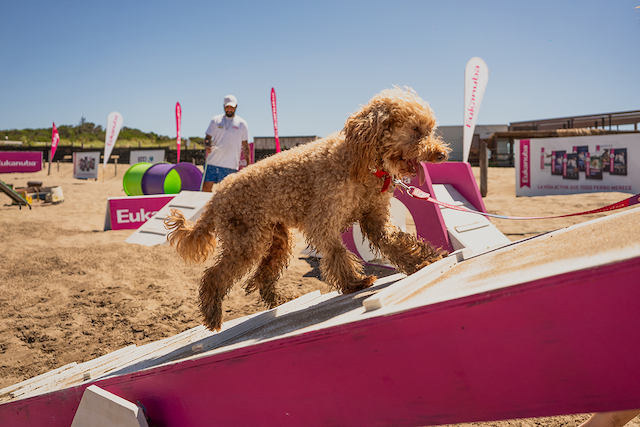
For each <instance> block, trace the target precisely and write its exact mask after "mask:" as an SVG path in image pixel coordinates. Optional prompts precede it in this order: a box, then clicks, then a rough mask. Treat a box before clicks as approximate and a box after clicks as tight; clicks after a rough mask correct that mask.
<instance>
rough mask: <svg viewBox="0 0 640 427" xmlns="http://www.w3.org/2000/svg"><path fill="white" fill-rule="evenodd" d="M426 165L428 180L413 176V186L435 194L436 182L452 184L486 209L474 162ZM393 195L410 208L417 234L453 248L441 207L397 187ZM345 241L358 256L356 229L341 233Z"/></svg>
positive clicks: (478, 205)
mask: <svg viewBox="0 0 640 427" xmlns="http://www.w3.org/2000/svg"><path fill="white" fill-rule="evenodd" d="M422 165H423V167H424V168H425V183H424V185H420V182H419V180H418V178H417V177H416V178H414V179H413V180H412V181H411V183H410V185H412V186H414V187H418V188H420V189H421V190H423V191H425V192H427V193H429V194H431V195H433V194H434V192H433V185H434V184H451V185H453V186H454V187H455V189H456V190H458V192H459V193H460V194H461V195H462V196H463V197H464V198H465V199H467V200H468V201H469V203H471V204H472V205H473V206H474V207H475V208H476V209H477V210H479V211H482V212H487V210H486V209H485V207H484V202H483V201H482V196H481V195H480V191H479V190H478V185H477V184H476V180H475V177H474V176H473V171H472V170H471V165H470V164H469V163H465V162H445V163H422ZM393 197H395V198H396V199H398V200H399V201H400V202H402V204H403V205H405V207H406V208H407V210H409V213H410V214H411V216H412V217H413V220H414V222H415V225H416V233H417V235H418V236H420V237H422V238H423V239H425V240H427V241H428V242H430V243H431V244H433V245H434V246H437V247H441V248H444V249H446V250H448V251H452V250H453V246H451V242H450V240H449V233H448V232H447V226H446V224H445V223H444V219H443V218H442V214H441V213H440V207H439V206H437V205H435V204H433V203H429V202H425V201H424V200H419V199H414V198H413V197H411V196H408V195H407V194H406V193H405V192H404V191H402V190H400V189H396V191H395V192H394V193H393ZM342 241H343V243H344V244H345V246H346V247H347V249H349V250H350V251H351V252H353V253H354V254H356V255H359V253H358V248H357V246H356V244H355V241H354V236H353V229H349V230H348V231H347V232H345V233H344V234H343V235H342Z"/></svg>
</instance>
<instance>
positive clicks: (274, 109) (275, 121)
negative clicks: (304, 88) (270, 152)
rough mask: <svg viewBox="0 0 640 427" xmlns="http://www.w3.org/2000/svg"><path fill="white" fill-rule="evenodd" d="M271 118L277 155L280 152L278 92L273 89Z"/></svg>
mask: <svg viewBox="0 0 640 427" xmlns="http://www.w3.org/2000/svg"><path fill="white" fill-rule="evenodd" d="M271 116H272V117H273V133H274V134H275V136H276V153H279V152H280V138H278V109H277V107H276V90H275V89H274V88H271Z"/></svg>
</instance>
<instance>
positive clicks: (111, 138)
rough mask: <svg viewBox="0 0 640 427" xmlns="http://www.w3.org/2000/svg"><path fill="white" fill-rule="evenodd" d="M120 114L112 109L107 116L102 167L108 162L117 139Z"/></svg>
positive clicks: (120, 121) (120, 125)
mask: <svg viewBox="0 0 640 427" xmlns="http://www.w3.org/2000/svg"><path fill="white" fill-rule="evenodd" d="M122 122H123V118H122V114H120V113H118V112H117V111H112V112H111V113H109V117H107V128H106V131H107V132H106V134H105V137H104V138H105V139H104V163H103V164H102V168H103V169H104V168H106V167H107V163H109V157H111V151H113V146H114V145H116V141H117V139H118V134H119V133H120V128H121V127H122Z"/></svg>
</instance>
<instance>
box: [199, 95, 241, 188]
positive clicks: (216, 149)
mask: <svg viewBox="0 0 640 427" xmlns="http://www.w3.org/2000/svg"><path fill="white" fill-rule="evenodd" d="M223 105H224V112H225V113H224V114H219V115H217V116H214V117H213V118H212V119H211V123H209V127H208V128H207V132H206V136H205V138H204V145H205V151H206V154H207V161H206V163H205V170H204V182H203V184H202V191H212V189H213V184H214V183H219V182H220V181H222V180H223V179H224V177H225V176H227V175H229V174H231V173H234V172H237V171H238V168H239V167H240V152H241V150H242V152H243V153H244V158H245V159H246V161H247V165H249V164H251V157H250V153H249V143H248V139H249V128H248V126H247V122H246V121H245V120H244V119H242V118H241V117H240V116H236V108H238V101H237V100H236V97H235V96H233V95H227V96H225V97H224V104H223Z"/></svg>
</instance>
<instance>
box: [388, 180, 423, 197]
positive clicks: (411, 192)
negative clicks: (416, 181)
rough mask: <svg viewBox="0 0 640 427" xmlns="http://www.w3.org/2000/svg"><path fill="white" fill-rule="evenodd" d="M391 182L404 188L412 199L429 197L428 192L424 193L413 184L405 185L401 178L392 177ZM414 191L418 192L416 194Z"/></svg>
mask: <svg viewBox="0 0 640 427" xmlns="http://www.w3.org/2000/svg"><path fill="white" fill-rule="evenodd" d="M393 183H394V184H396V185H398V186H399V187H400V188H402V189H404V191H405V192H406V193H407V194H408V195H409V196H411V197H413V198H414V199H428V198H429V197H431V195H430V194H429V193H425V192H424V191H422V190H421V189H419V188H418V187H416V186H414V185H407V184H405V183H404V181H402V180H401V179H398V178H393ZM415 192H418V194H419V195H418V196H416V195H415V194H414V193H415Z"/></svg>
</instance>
